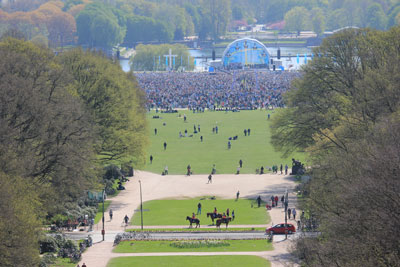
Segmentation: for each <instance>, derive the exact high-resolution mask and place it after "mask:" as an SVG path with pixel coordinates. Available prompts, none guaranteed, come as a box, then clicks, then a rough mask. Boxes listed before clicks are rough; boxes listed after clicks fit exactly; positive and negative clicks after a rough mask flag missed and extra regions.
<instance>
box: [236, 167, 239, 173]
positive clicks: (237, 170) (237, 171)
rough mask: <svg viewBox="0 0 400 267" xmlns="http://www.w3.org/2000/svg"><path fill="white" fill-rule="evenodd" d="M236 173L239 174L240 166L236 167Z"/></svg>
mask: <svg viewBox="0 0 400 267" xmlns="http://www.w3.org/2000/svg"><path fill="white" fill-rule="evenodd" d="M236 174H240V166H238V167H237V169H236Z"/></svg>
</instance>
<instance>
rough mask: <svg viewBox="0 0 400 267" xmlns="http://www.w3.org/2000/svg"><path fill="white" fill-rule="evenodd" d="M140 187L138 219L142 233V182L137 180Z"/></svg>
mask: <svg viewBox="0 0 400 267" xmlns="http://www.w3.org/2000/svg"><path fill="white" fill-rule="evenodd" d="M139 187H140V219H141V228H142V231H143V201H142V182H141V181H140V180H139Z"/></svg>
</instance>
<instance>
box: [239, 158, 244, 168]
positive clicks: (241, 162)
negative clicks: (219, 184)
mask: <svg viewBox="0 0 400 267" xmlns="http://www.w3.org/2000/svg"><path fill="white" fill-rule="evenodd" d="M242 165H243V161H242V160H241V159H240V160H239V166H240V168H242Z"/></svg>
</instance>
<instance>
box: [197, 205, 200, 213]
mask: <svg viewBox="0 0 400 267" xmlns="http://www.w3.org/2000/svg"><path fill="white" fill-rule="evenodd" d="M197 214H201V203H200V202H199V204H197Z"/></svg>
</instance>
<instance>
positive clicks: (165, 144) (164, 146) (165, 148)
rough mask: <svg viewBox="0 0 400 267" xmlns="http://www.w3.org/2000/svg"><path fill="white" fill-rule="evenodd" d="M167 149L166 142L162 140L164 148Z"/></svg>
mask: <svg viewBox="0 0 400 267" xmlns="http://www.w3.org/2000/svg"><path fill="white" fill-rule="evenodd" d="M166 149H167V142H164V150H166Z"/></svg>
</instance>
